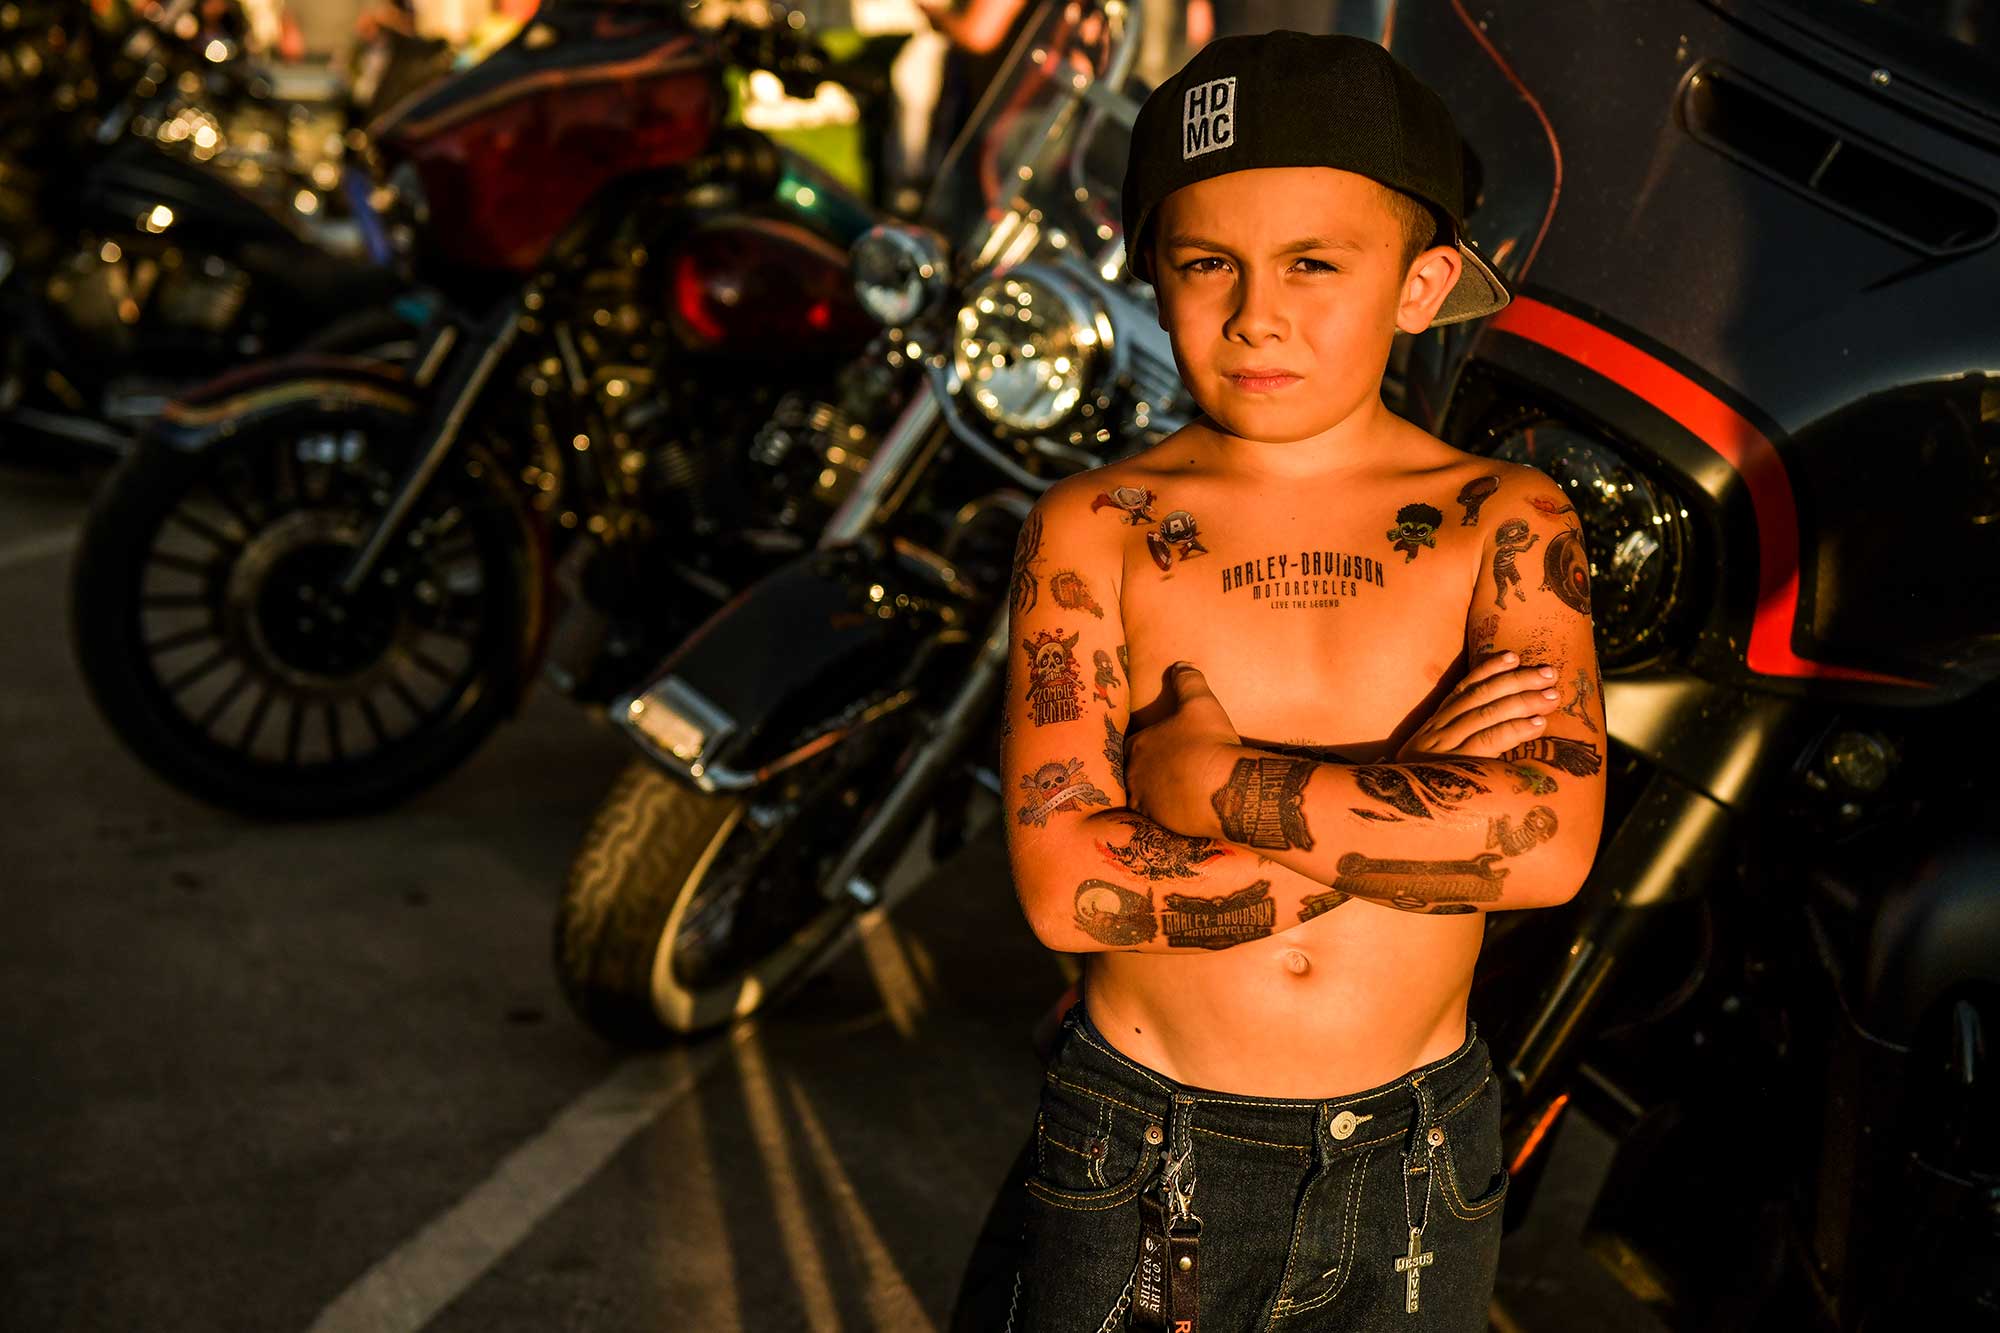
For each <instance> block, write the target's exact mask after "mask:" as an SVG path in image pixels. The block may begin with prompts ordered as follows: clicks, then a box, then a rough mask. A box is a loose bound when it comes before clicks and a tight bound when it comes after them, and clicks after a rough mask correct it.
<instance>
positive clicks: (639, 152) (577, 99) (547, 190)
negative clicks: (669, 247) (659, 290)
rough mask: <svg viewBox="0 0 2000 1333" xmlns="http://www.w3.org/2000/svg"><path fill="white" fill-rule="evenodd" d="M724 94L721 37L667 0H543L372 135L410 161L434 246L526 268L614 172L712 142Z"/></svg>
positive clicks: (385, 154)
mask: <svg viewBox="0 0 2000 1333" xmlns="http://www.w3.org/2000/svg"><path fill="white" fill-rule="evenodd" d="M727 104H728V103H727V95H726V91H725V89H724V86H723V82H722V71H721V66H720V63H719V61H718V59H717V56H716V52H715V50H714V48H713V47H712V46H711V45H710V44H709V43H708V42H707V41H705V40H704V39H703V38H702V37H701V36H700V35H699V34H697V33H695V32H693V31H691V30H690V29H689V28H688V27H687V26H686V24H685V23H684V22H682V21H681V20H680V19H679V18H678V17H677V16H676V15H675V14H674V12H673V11H672V10H666V9H656V8H653V7H650V6H648V7H644V8H641V7H638V6H590V5H582V6H574V7H572V6H553V5H545V6H544V7H543V10H542V13H541V14H540V15H538V16H537V17H536V18H535V19H534V20H533V21H532V22H530V23H529V24H528V26H527V27H525V28H523V29H522V30H521V32H520V33H519V34H517V35H516V36H515V37H514V39H513V40H512V41H510V42H508V43H507V44H506V45H505V46H504V47H502V48H501V49H500V50H498V51H496V52H495V53H494V54H493V55H492V56H491V57H489V58H488V59H486V60H485V61H483V62H481V63H480V64H478V65H476V66H474V67H473V68H471V69H469V70H466V71H465V72H463V73H461V74H456V75H453V76H451V77H450V78H448V79H445V80H443V81H442V82H440V83H438V84H435V85H433V86H432V87H430V88H428V89H426V90H424V91H422V92H420V93H418V94H416V95H415V96H413V97H411V98H410V99H409V100H408V101H406V102H404V103H402V104H401V105H399V106H397V107H395V108H394V109H392V110H390V111H389V112H388V113H386V114H385V115H384V116H383V117H382V119H381V120H379V121H378V122H376V124H375V125H374V126H373V127H372V128H371V130H370V137H371V138H372V139H373V140H374V142H375V146H376V149H377V152H378V153H379V154H380V155H381V158H382V160H383V162H384V163H385V165H387V166H389V167H390V168H392V169H393V168H395V167H396V166H398V165H399V164H403V163H407V164H409V165H410V166H411V167H413V168H414V169H415V171H416V174H417V179H418V181H419V182H420V184H421V185H422V188H423V194H424V201H425V206H426V208H427V209H428V215H429V216H428V221H427V223H426V225H425V227H424V231H425V238H424V239H425V245H426V248H435V250H437V251H438V252H440V253H443V254H446V255H448V256H449V258H450V262H451V263H453V264H454V265H458V266H465V267H470V268H481V269H503V270H508V271H512V272H526V271H528V270H531V269H532V268H534V266H535V265H536V264H537V263H538V262H539V261H540V260H541V258H542V256H543V254H544V253H546V252H547V250H548V248H549V246H550V244H551V243H553V242H554V241H555V239H556V238H557V237H558V236H559V235H561V234H562V231H563V229H564V228H565V227H567V226H568V225H569V223H570V222H571V221H572V220H573V219H574V218H575V217H576V216H577V214H578V212H579V211H580V210H581V209H582V208H583V206H584V204H585V203H586V202H588V201H589V200H590V198H591V197H592V196H593V195H595V194H597V192H598V191H600V190H601V189H603V188H604V187H605V186H606V185H607V184H609V183H610V182H612V181H614V180H617V179H618V178H620V177H623V176H630V175H634V174H637V173H640V172H646V171H653V170H657V169H659V168H662V167H669V166H673V165H674V164H676V163H680V162H685V161H687V160H689V159H690V158H693V157H695V156H697V155H698V154H700V153H701V152H702V151H703V150H704V149H706V148H707V147H708V145H709V143H710V142H711V141H712V139H713V138H714V136H715V132H716V130H717V128H718V127H719V126H720V125H721V123H722V117H723V114H724V111H725V109H726V107H727Z"/></svg>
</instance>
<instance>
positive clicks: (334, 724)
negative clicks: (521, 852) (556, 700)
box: [72, 2, 894, 815]
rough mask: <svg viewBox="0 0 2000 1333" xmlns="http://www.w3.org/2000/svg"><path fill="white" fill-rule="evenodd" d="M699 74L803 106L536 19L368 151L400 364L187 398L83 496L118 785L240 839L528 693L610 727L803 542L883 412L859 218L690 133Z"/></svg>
mask: <svg viewBox="0 0 2000 1333" xmlns="http://www.w3.org/2000/svg"><path fill="white" fill-rule="evenodd" d="M731 65H739V66H749V67H755V68H768V69H772V70H773V71H774V72H776V73H778V74H779V75H780V77H781V78H783V79H785V80H786V81H787V82H788V84H789V85H790V86H793V87H797V88H800V89H803V90H805V91H810V90H811V89H812V88H814V87H816V86H817V84H818V82H819V81H820V80H822V79H826V78H830V77H834V76H835V75H837V74H838V71H837V70H834V69H833V68H832V67H831V66H830V65H829V63H828V61H827V59H826V57H825V54H824V52H823V51H821V50H820V48H819V47H818V46H817V44H815V43H814V42H812V40H811V39H810V38H809V37H807V36H805V35H804V34H803V33H802V32H799V31H797V30H795V29H794V28H792V27H790V26H789V25H785V24H780V25H778V26H775V27H768V28H766V27H759V28H751V27H744V26H742V25H739V24H730V25H728V26H726V27H723V28H720V29H714V30H711V29H697V28H695V27H692V26H690V25H689V23H688V21H687V20H686V19H685V18H684V17H683V16H682V15H681V14H680V12H679V11H678V9H677V8H674V7H666V6H650V5H632V4H626V3H593V2H585V3H568V2H565V3H561V4H552V5H549V6H546V7H545V8H544V10H543V11H542V12H541V13H540V14H538V16H537V17H536V18H535V19H534V21H532V22H531V23H529V24H528V25H527V26H526V27H525V28H523V29H522V31H521V32H520V33H519V34H518V35H517V36H516V37H515V38H514V39H513V40H512V41H510V42H509V43H507V44H506V45H505V46H503V47H501V48H500V49H499V50H498V51H496V52H495V53H494V54H492V55H491V56H489V57H488V58H487V59H485V60H484V61H482V62H480V63H478V64H476V65H474V66H472V67H471V68H470V69H468V70H465V71H463V72H461V73H459V74H456V75H454V76H453V77H451V78H449V79H447V80H445V81H443V82H442V83H439V84H437V85H434V86H433V87H432V88H431V89H430V90H429V91H427V92H424V93H422V94H419V95H418V96H416V97H414V98H411V99H408V100H406V101H405V102H403V103H402V104H401V105H400V106H399V107H398V108H397V109H396V110H395V112H394V113H393V114H392V115H391V116H390V117H389V118H388V119H387V120H386V121H385V122H382V123H379V124H378V125H377V126H376V127H375V128H374V132H373V134H372V135H371V143H370V145H369V151H370V153H371V154H372V157H373V161H374V166H375V170H376V172H377V176H378V179H379V182H380V184H379V186H378V189H377V197H378V198H379V200H380V204H379V207H380V210H381V221H382V226H383V229H384V231H385V232H386V233H387V234H389V235H390V237H391V239H392V240H393V241H394V243H395V246H396V248H397V250H398V252H399V253H400V254H402V255H404V256H405V257H406V259H407V262H408V263H409V264H410V265H411V267H412V268H413V270H414V273H415V274H416V275H417V276H418V277H419V278H420V279H421V280H422V281H423V282H424V284H425V285H426V287H428V288H429V289H431V290H433V291H435V292H437V293H439V294H440V295H441V299H442V300H443V301H444V302H445V313H444V314H443V315H442V316H441V317H440V318H439V319H437V320H436V321H435V322H434V323H433V324H432V325H431V326H430V327H429V328H428V329H427V330H426V331H425V332H424V334H423V335H422V337H421V339H420V341H419V347H418V350H417V351H416V353H414V354H413V355H412V356H411V357H410V358H409V360H408V361H407V362H406V363H402V364H398V363H392V362H387V361H382V360H364V359H357V358H327V357H307V358H292V359H288V360H279V361H271V362H264V363H259V364H255V365H251V366H247V367H245V368H243V369H241V370H239V371H237V372H234V373H232V374H230V375H226V376H224V377H222V378H220V379H218V380H215V381H213V382H212V383H210V384H207V385H205V386H203V387H201V388H199V389H196V390H193V391H190V392H189V393H187V394H185V395H183V396H182V397H181V398H180V399H179V400H178V401H176V402H174V403H173V404H171V405H169V407H168V408H167V409H166V411H165V413H164V414H163V416H162V418H161V420H160V422H159V423H158V425H157V426H156V427H155V428H154V430H153V431H152V433H151V434H150V435H149V436H148V438H147V439H146V441H145V442H144V444H143V446H142V447H141V448H140V449H139V450H138V451H137V452H136V453H135V454H134V455H133V456H132V457H131V458H130V459H128V460H127V461H126V462H125V463H124V464H123V465H122V466H121V467H120V468H119V470H118V471H117V472H116V473H114V474H113V476H112V477H111V478H110V480H109V481H108V482H107V483H106V485H105V487H104V489H103V491H102V492H101V493H100V495H99V497H98V500H97V503H96V504H95V506H94V507H93V509H92V511H91V514H90V517H89V520H88V522H87V525H86V527H85V530H84V535H83V541H82V546H81V548H80V553H79V557H78V561H77V566H76V574H75V587H74V595H73V603H72V625H73V634H74V637H75V641H76V651H77V656H78V659H79V661H80V662H81V664H82V666H83V670H84V674H85V678H86V680H87V681H88V683H89V685H90V688H91V692H92V694H93V697H94V698H95V700H96V702H97V704H98V706H99V708H100V709H101V710H102V711H103V713H104V715H105V716H106V718H107V719H109V720H110V722H111V723H112V725H113V727H114V728H115V729H116V730H117V732H118V733H119V735H120V737H121V738H122V739H123V740H124V741H125V742H126V743H127V744H128V745H129V746H130V747H131V748H132V750H133V751H134V753H136V754H137V755H138V756H139V757H140V758H141V759H143V760H145V761H146V762H147V763H148V764H150V765H151V766H152V767H153V768H154V769H155V770H156V771H158V772H159V773H161V774H162V775H163V776H165V777H167V778H168V779H169V780H170V781H172V782H174V783H176V784H177V785H179V786H181V787H183V788H184V789H186V790H188V791H190V792H192V793H194V794H196V795H199V796H201V797H203V798H205V799H208V800H211V801H214V802H217V803H219V804H223V805H227V806H232V807H234V808H237V809H240V810H245V811H250V812H255V813H259V814H271V815H324V814H334V813H345V812H351V811H355V810H361V809H368V808H373V807H380V806H383V805H386V804H389V803H391V802H394V801H396V800H398V799H400V798H401V797H403V796H405V795H407V794H409V793H410V792H413V791H415V790H418V789H419V788H421V787H423V786H424V785H426V784H428V783H430V782H433V781H435V780H437V779H438V778H439V777H441V776H442V775H443V774H445V773H446V772H448V771H450V769H451V768H453V767H454V766H455V765H456V764H458V763H459V762H460V761H461V760H463V759H464V758H465V757H466V756H467V755H469V754H470V753H471V752H472V751H473V749H474V748H475V747H476V746H477V745H478V744H479V743H480V742H481V741H482V740H483V739H484V738H485V737H486V735H487V734H488V733H489V732H490V731H491V730H492V729H493V727H494V726H496V725H497V724H498V723H499V722H500V721H502V720H503V719H505V718H506V717H507V716H509V715H510V714H512V713H513V712H514V711H515V710H516V709H517V708H518V707H519V706H520V704H521V701H522V699H523V697H524V695H525V693H526V691H527V689H528V688H529V686H530V685H531V684H532V683H533V681H534V679H535V678H536V675H537V669H538V668H540V673H541V674H543V675H545V676H546V677H547V678H548V679H549V680H550V681H551V682H552V683H554V684H555V685H556V686H557V687H558V688H560V689H562V690H563V691H564V692H566V693H567V694H569V695H571V696H572V697H575V698H577V699H579V700H580V701H583V702H592V701H597V700H601V699H603V698H605V697H608V696H609V695H610V694H612V693H615V692H616V691H618V690H620V689H623V688H625V687H627V686H628V685H629V684H630V683H631V681H632V680H633V679H634V677H635V676H636V674H637V673H638V672H639V671H640V670H641V669H642V668H643V667H644V666H645V665H647V664H650V663H652V662H654V661H657V660H658V658H659V656H660V654H662V653H663V652H665V651H666V649H667V648H668V647H670V646H672V645H673V644H674V643H677V642H678V641H679V639H680V637H681V636H682V635H684V634H685V632H686V630H687V629H688V628H689V627H690V626H691V625H693V624H696V623H699V621H700V620H701V619H702V618H703V617H704V616H706V615H707V614H708V612H709V611H710V610H712V609H713V608H714V607H715V606H717V605H719V604H720V603H721V602H723V601H724V600H726V599H727V598H728V597H729V596H730V595H731V594H732V593H733V592H734V590H735V588H737V587H738V586H740V585H741V584H742V583H744V582H747V581H749V580H751V579H754V578H755V577H757V576H758V575H760V574H761V573H762V572H763V571H764V570H766V569H768V568H769V567H770V566H771V565H772V564H774V563H776V562H778V561H780V560H782V559H784V558H786V557H788V556H789V555H791V554H793V553H795V552H796V551H798V550H800V549H802V548H804V547H805V546H807V545H808V544H809V543H810V541H811V540H812V535H813V534H814V533H815V532H817V530H818V527H819V525H820V523H822V522H823V521H824V519H825V517H826V516H827V515H828V514H829V513H831V512H832V511H833V509H834V507H835V506H836V505H838V504H839V503H841V501H842V498H843V497H844V496H845V495H846V494H847V492H848V491H849V490H850V489H852V488H853V485H854V482H855V478H856V475H857V473H858V472H859V470H860V468H861V466H862V464H863V463H864V461H865V460H866V458H867V456H868V453H869V450H870V448H871V447H872V444H873V439H872V437H871V436H870V435H869V434H868V433H867V432H866V431H865V430H864V429H862V428H861V427H860V426H859V425H856V424H853V423H854V422H855V421H858V420H860V419H863V418H865V417H867V416H868V415H870V414H871V413H872V411H873V407H872V404H873V402H874V399H875V398H876V397H877V396H878V395H880V394H881V393H884V392H887V391H888V389H889V388H892V387H893V380H894V376H893V375H892V374H890V373H889V372H888V371H887V370H885V369H884V368H883V367H882V365H881V357H880V354H879V353H878V354H877V356H876V357H874V358H872V359H870V360H868V361H866V362H865V363H864V362H858V361H857V359H856V358H857V353H858V352H859V351H860V349H861V348H863V347H864V346H866V345H868V344H869V343H870V341H871V340H875V341H877V342H879V341H880V340H881V332H880V330H879V329H877V328H875V327H874V326H873V325H872V324H871V323H869V321H867V319H866V318H865V317H864V316H862V315H861V314H860V312H859V311H858V309H857V308H856V307H855V305H854V299H853V294H852V291H851V289H850V287H849V285H848V282H847V276H846V251H845V243H846V241H847V239H848V238H849V237H851V236H852V235H854V234H856V233H857V232H859V231H860V230H861V229H862V228H863V227H865V226H866V225H867V224H868V223H869V222H870V221H872V220H873V219H872V215H871V214H869V213H868V212H867V210H866V209H865V208H864V207H863V206H862V205H861V204H860V203H859V202H858V201H856V200H854V199H853V198H851V197H850V196H849V195H848V194H847V193H846V192H845V191H843V190H842V188H841V187H840V186H839V185H838V184H837V183H836V182H835V181H833V180H832V179H831V178H829V177H828V176H827V175H826V174H825V173H823V172H821V171H819V170H817V169H816V168H815V167H813V166H812V164H810V163H809V162H807V161H805V160H803V159H801V158H798V157H796V156H795V155H792V154H789V153H786V152H782V151H780V150H779V149H778V148H777V147H776V146H775V145H773V144H772V143H771V142H770V141H769V140H768V139H765V138H764V137H763V136H761V135H758V134H755V133H753V132H750V131H748V130H745V129H742V128H740V127H728V126H725V125H724V124H723V119H724V111H725V108H726V96H725V89H724V80H723V74H724V70H725V68H726V67H728V66H731ZM848 368H852V369H851V370H849V369H848Z"/></svg>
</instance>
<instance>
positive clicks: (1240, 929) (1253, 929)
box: [1160, 879, 1278, 949]
mask: <svg viewBox="0 0 2000 1333" xmlns="http://www.w3.org/2000/svg"><path fill="white" fill-rule="evenodd" d="M1165 901H1166V910H1165V911H1163V912H1161V913H1160V930H1161V932H1162V933H1163V934H1165V935H1166V937H1167V943H1168V944H1170V945H1172V946H1173V947H1175V948H1177V949H1228V948H1233V947H1234V946H1236V945H1238V944H1247V943H1248V942H1249V941H1251V940H1261V939H1263V938H1265V937H1266V936H1268V935H1269V934H1270V933H1271V928H1272V927H1273V926H1275V925H1276V924H1277V922H1278V905H1277V904H1276V903H1274V902H1272V901H1271V881H1270V880H1268V879H1260V880H1258V881H1257V882H1256V883H1254V884H1252V885H1251V886H1250V887H1249V888H1247V889H1238V890H1237V891H1236V892H1234V893H1232V894H1230V895H1228V896H1227V897H1224V898H1191V897H1189V896H1188V895H1186V894H1184V893H1170V894H1168V895H1167V896H1166V899H1165Z"/></svg>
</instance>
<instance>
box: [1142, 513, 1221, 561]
mask: <svg viewBox="0 0 2000 1333" xmlns="http://www.w3.org/2000/svg"><path fill="white" fill-rule="evenodd" d="M1146 549H1147V550H1148V551H1149V552H1151V553H1152V556H1153V563H1154V564H1156V565H1158V566H1159V567H1160V568H1161V569H1163V570H1164V569H1167V568H1170V567H1171V566H1172V565H1173V563H1174V557H1175V556H1179V557H1180V558H1181V559H1183V560H1189V559H1192V558H1193V557H1195V556H1198V555H1207V554H1208V548H1207V547H1206V546H1203V545H1202V544H1201V535H1200V533H1199V532H1197V531H1196V529H1195V521H1194V515H1193V514H1190V513H1189V512H1188V511H1187V510H1185V509H1176V510H1175V511H1174V512H1173V513H1171V514H1168V515H1167V516H1166V517H1165V518H1163V519H1161V520H1160V526H1159V527H1158V528H1156V529H1154V530H1153V531H1152V532H1149V533H1147V534H1146Z"/></svg>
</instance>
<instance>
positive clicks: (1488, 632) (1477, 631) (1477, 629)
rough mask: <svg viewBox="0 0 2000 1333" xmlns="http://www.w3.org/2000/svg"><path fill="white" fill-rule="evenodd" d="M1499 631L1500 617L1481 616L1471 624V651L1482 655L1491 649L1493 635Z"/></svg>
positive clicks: (1476, 654)
mask: <svg viewBox="0 0 2000 1333" xmlns="http://www.w3.org/2000/svg"><path fill="white" fill-rule="evenodd" d="M1499 632H1500V617H1498V616H1481V617H1480V618H1479V619H1478V620H1477V621H1476V622H1474V624H1473V626H1472V651H1473V654H1474V655H1475V656H1484V655H1485V654H1486V653H1489V652H1491V651H1492V650H1493V636H1494V635H1496V634H1498V633H1499Z"/></svg>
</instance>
